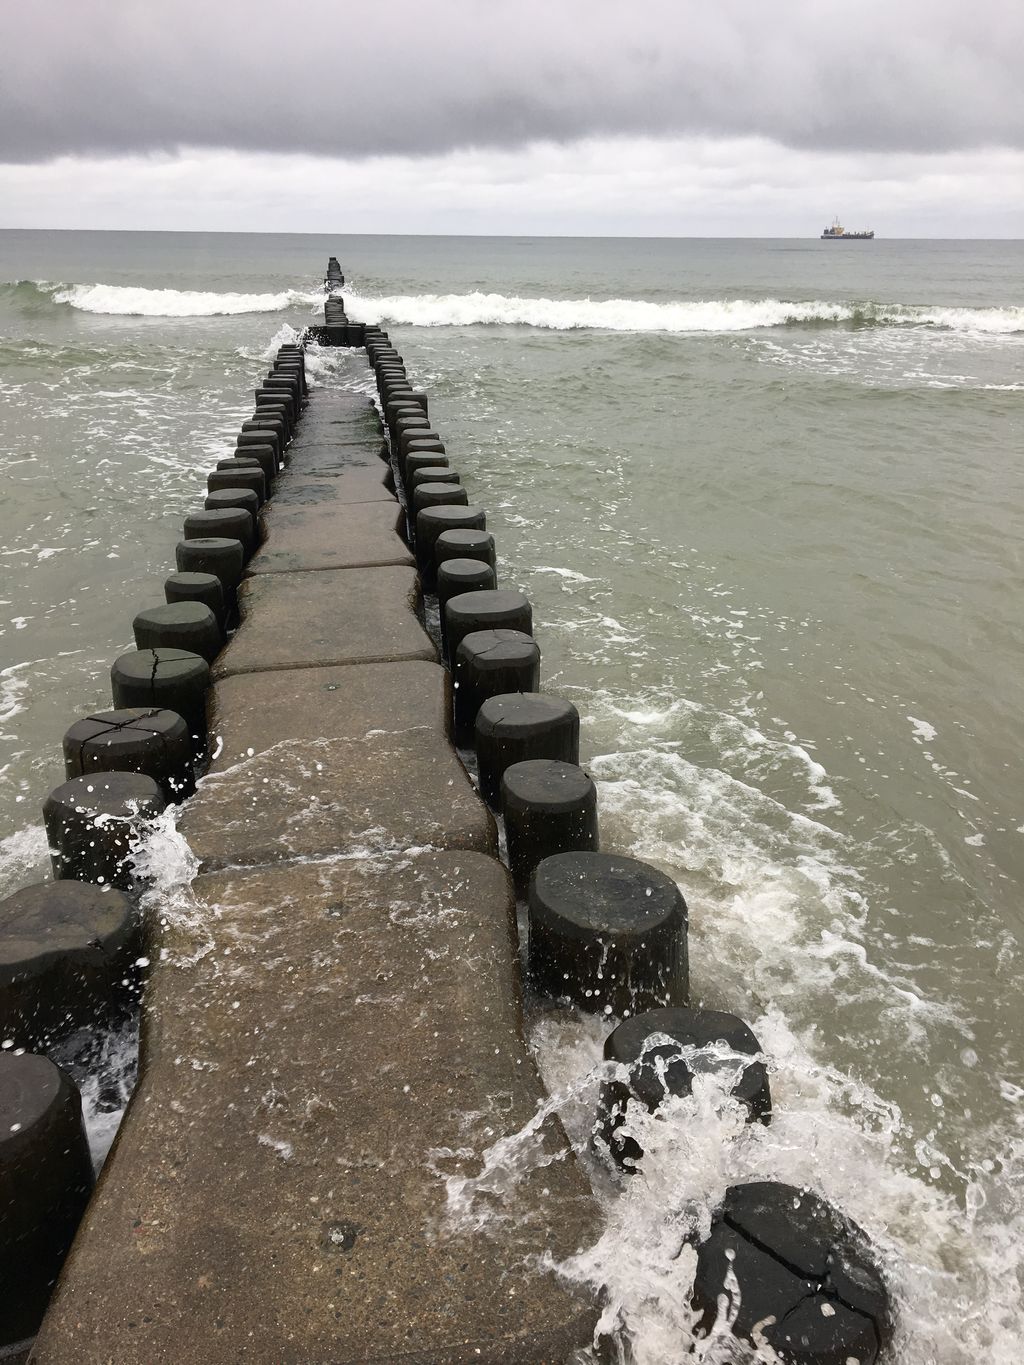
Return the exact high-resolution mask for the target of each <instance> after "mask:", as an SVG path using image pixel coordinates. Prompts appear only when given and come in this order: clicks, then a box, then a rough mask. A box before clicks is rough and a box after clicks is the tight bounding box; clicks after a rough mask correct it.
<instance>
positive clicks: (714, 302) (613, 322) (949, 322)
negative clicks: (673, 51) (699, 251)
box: [346, 289, 1024, 333]
mask: <svg viewBox="0 0 1024 1365" xmlns="http://www.w3.org/2000/svg"><path fill="white" fill-rule="evenodd" d="M346 299H347V304H348V308H349V310H350V313H351V315H352V317H353V318H357V319H358V320H359V321H360V322H369V323H373V324H380V323H384V322H391V323H405V324H407V325H410V326H413V327H472V326H493V327H500V326H522V327H537V328H542V329H548V330H551V331H574V330H578V329H592V330H599V331H608V332H747V331H756V330H759V329H761V328H767V327H787V326H793V325H798V324H803V325H807V324H822V325H824V324H830V323H831V324H839V323H848V324H853V325H859V326H863V327H871V326H882V327H933V328H939V329H943V330H949V331H967V332H992V333H1013V332H1020V331H1022V330H1024V308H921V307H914V306H911V305H902V304H877V303H870V302H865V303H858V302H854V303H844V302H829V301H827V300H822V299H813V300H807V301H796V302H794V301H787V300H784V299H775V298H767V299H697V300H690V301H685V302H683V301H680V302H674V303H651V302H648V301H646V300H644V299H590V298H584V299H551V298H523V297H521V296H519V295H514V294H512V295H510V294H484V293H480V292H479V291H474V292H473V293H469V294H397V295H385V296H381V297H374V296H372V295H363V294H360V293H358V292H357V291H355V290H351V289H350V290H348V291H347V293H346Z"/></svg>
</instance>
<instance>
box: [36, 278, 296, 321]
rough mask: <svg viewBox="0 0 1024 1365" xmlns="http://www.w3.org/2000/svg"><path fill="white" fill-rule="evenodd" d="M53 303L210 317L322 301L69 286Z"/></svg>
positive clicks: (291, 295) (121, 312)
mask: <svg viewBox="0 0 1024 1365" xmlns="http://www.w3.org/2000/svg"><path fill="white" fill-rule="evenodd" d="M52 297H53V301H54V303H64V304H68V305H69V306H70V307H71V308H77V309H78V310H79V311H80V312H83V313H104V314H109V315H112V316H123V317H143V318H210V317H220V316H224V315H229V314H235V313H277V312H280V311H281V310H282V309H283V308H293V307H296V306H299V305H303V304H304V305H306V306H307V307H311V306H312V305H314V304H318V303H320V302H322V300H323V293H322V291H317V292H315V293H314V292H311V291H310V290H305V289H284V290H282V291H281V292H280V293H276V294H234V293H223V294H222V293H215V292H213V291H212V290H195V289H141V288H137V287H136V286H134V285H121V284H72V285H62V286H60V287H58V288H56V289H55V290H54V291H53V294H52Z"/></svg>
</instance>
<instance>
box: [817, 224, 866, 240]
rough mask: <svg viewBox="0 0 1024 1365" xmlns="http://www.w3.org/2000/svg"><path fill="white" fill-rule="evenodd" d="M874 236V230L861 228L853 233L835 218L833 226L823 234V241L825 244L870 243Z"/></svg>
mask: <svg viewBox="0 0 1024 1365" xmlns="http://www.w3.org/2000/svg"><path fill="white" fill-rule="evenodd" d="M874 235H875V230H874V228H860V229H859V230H858V231H857V232H851V231H849V230H848V229H847V228H844V227H843V225H842V223H841V222H840V221H839V219H838V218H833V219H832V226H831V227H827V228H826V229H825V231H824V232H823V233H822V234H821V240H822V241H823V242H870V241H871V239H872V237H874Z"/></svg>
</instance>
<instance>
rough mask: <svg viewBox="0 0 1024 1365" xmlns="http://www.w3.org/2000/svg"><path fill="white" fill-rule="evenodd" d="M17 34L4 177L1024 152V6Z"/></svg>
mask: <svg viewBox="0 0 1024 1365" xmlns="http://www.w3.org/2000/svg"><path fill="white" fill-rule="evenodd" d="M3 19H4V32H5V48H6V51H5V53H4V55H3V56H2V57H0V161H8V162H33V161H41V160H46V159H49V158H52V157H54V156H59V155H62V154H75V155H96V154H110V153H113V154H124V153H133V152H150V151H164V150H173V149H175V148H177V147H180V146H183V145H191V146H199V147H203V146H207V147H231V148H237V149H244V150H259V151H277V152H312V153H323V154H330V155H337V156H358V157H362V156H367V155H379V154H388V153H403V154H411V155H417V154H424V153H436V152H444V151H447V150H450V149H452V148H456V147H464V146H468V145H478V146H490V147H512V146H516V145H520V144H522V143H523V142H526V141H530V140H533V139H554V140H558V141H565V140H570V139H574V138H579V137H586V136H589V135H595V136H607V135H614V134H632V135H636V134H649V135H653V136H677V135H686V134H696V135H711V136H717V137H727V136H762V137H768V138H772V139H775V140H777V141H779V142H782V143H784V144H786V145H789V146H793V147H813V148H816V149H821V150H829V151H842V150H858V151H914V152H928V151H949V150H958V149H965V148H972V147H979V146H986V145H987V146H1007V147H1017V148H1020V147H1024V81H1022V80H1021V79H1020V72H1019V66H1020V61H1021V54H1022V53H1024V0H981V3H975V4H969V3H967V2H966V0H931V3H924V0H886V3H882V2H881V0H842V3H840V4H835V3H830V0H815V2H814V3H805V0H677V2H676V3H668V2H665V0H647V3H643V2H642V3H640V4H628V3H626V0H617V3H614V4H612V3H608V0H545V3H538V2H537V0H522V2H521V3H507V0H447V2H446V0H417V3H415V4H411V3H405V0H392V3H389V4H385V5H378V6H374V5H372V4H367V3H365V0H363V3H360V4H339V3H337V0H334V3H329V2H328V0H304V3H302V4H300V5H290V6H289V5H284V4H281V3H276V4H274V5H270V4H267V3H264V0H201V2H200V0H90V2H89V3H83V0H35V3H20V4H12V5H9V6H5V7H4V16H3Z"/></svg>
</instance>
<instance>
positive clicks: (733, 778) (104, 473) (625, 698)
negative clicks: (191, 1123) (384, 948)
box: [0, 232, 1024, 1365]
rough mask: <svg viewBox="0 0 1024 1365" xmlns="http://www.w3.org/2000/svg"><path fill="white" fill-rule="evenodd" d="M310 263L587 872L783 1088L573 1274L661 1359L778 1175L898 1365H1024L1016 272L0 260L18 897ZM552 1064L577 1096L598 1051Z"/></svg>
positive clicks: (734, 264)
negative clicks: (601, 866) (670, 1221)
mask: <svg viewBox="0 0 1024 1365" xmlns="http://www.w3.org/2000/svg"><path fill="white" fill-rule="evenodd" d="M332 251H333V252H335V253H336V254H337V255H338V256H339V257H340V258H341V261H342V265H343V267H344V269H345V272H346V276H347V277H348V283H347V285H346V289H345V297H346V300H347V305H348V310H349V313H350V315H351V316H352V317H354V318H357V319H362V320H365V321H373V322H381V323H382V324H383V325H385V326H386V327H388V329H389V330H390V333H391V335H392V337H393V338H394V339H395V340H396V343H397V344H398V345H399V347H400V349H401V351H402V353H403V355H404V357H405V360H406V363H407V365H408V367H409V369H410V372H411V373H412V374H413V375H414V377H415V378H416V380H417V381H418V382H419V384H420V385H421V386H422V387H423V388H425V389H427V390H428V391H429V394H430V401H431V416H432V418H433V419H434V424H435V425H436V426H437V428H438V429H439V430H440V432H441V434H442V436H443V437H444V438H445V440H446V443H447V445H448V449H449V453H450V455H451V458H452V463H453V465H454V466H457V467H458V468H459V469H460V470H461V472H462V477H463V481H464V482H465V483H466V484H467V485H468V486H469V487H470V489H471V491H472V495H473V498H474V500H477V501H480V502H482V503H483V504H484V505H485V506H486V507H487V509H488V516H489V525H490V527H491V528H492V529H493V530H494V533H495V536H496V539H497V542H498V549H499V557H500V575H501V578H502V580H503V582H504V583H506V584H509V585H511V584H515V585H517V586H520V587H522V588H523V589H524V590H525V591H526V592H527V593H528V594H529V596H530V598H531V600H532V602H533V606H534V615H535V621H536V632H537V636H538V639H539V641H540V644H541V649H542V655H543V662H542V681H543V685H544V686H545V687H546V688H548V689H549V690H552V691H559V692H561V693H562V694H564V695H566V696H568V697H569V698H571V700H573V701H574V702H575V704H576V705H577V706H578V708H579V710H580V712H581V716H582V718H583V727H582V749H583V757H584V761H585V764H586V766H587V767H588V768H589V770H590V771H591V772H592V773H593V775H594V776H595V778H597V779H598V781H599V791H600V800H601V817H602V835H603V840H604V844H605V846H606V847H609V848H615V849H618V850H620V851H625V852H632V853H634V854H636V855H637V856H640V857H643V858H647V859H650V860H651V861H653V862H655V863H657V864H658V865H659V866H661V867H663V868H664V869H665V870H667V871H669V872H670V873H671V874H672V875H673V876H675V877H676V878H677V880H678V881H679V883H680V885H681V886H682V888H683V890H684V893H685V895H686V897H687V900H688V902H689V904H690V911H691V963H692V977H693V988H694V993H695V996H696V997H697V998H698V999H700V1000H702V1001H704V1002H705V1003H707V1004H710V1005H714V1006H716V1007H719V1008H726V1009H732V1010H734V1011H736V1012H737V1013H740V1014H742V1015H743V1016H744V1017H745V1018H747V1019H748V1020H749V1022H750V1023H751V1024H752V1025H753V1026H754V1028H755V1031H757V1032H758V1034H759V1036H760V1037H761V1040H762V1042H763V1044H764V1046H765V1048H766V1050H768V1051H769V1053H770V1054H771V1055H772V1056H773V1058H774V1059H775V1062H776V1065H777V1068H778V1069H777V1073H776V1076H775V1080H774V1085H775V1091H776V1100H777V1106H778V1109H779V1113H778V1115H777V1118H776V1123H775V1124H774V1125H773V1128H772V1129H771V1130H765V1132H764V1133H762V1134H760V1135H753V1136H750V1135H746V1134H742V1135H740V1138H739V1139H738V1140H736V1141H733V1142H732V1147H731V1148H730V1150H731V1151H733V1152H734V1155H733V1156H731V1157H730V1158H728V1159H725V1158H722V1157H721V1155H720V1152H721V1149H722V1142H723V1140H724V1139H723V1135H722V1133H721V1131H720V1128H719V1126H716V1125H719V1124H720V1120H717V1119H716V1118H715V1117H714V1115H712V1114H710V1113H704V1114H702V1115H701V1116H698V1117H694V1116H691V1118H690V1126H689V1128H687V1127H686V1125H685V1124H682V1123H681V1124H680V1125H679V1126H678V1127H679V1131H678V1132H677V1133H676V1134H675V1138H674V1144H675V1145H673V1146H672V1148H671V1150H670V1151H668V1152H667V1153H666V1156H665V1160H664V1163H663V1164H662V1165H659V1166H658V1167H657V1169H656V1170H653V1169H652V1172H651V1174H650V1176H649V1178H648V1179H647V1180H646V1187H647V1188H646V1190H640V1192H639V1193H637V1189H636V1187H634V1188H631V1190H630V1191H629V1194H628V1198H623V1199H620V1200H618V1201H617V1202H616V1203H615V1205H614V1207H611V1206H610V1212H609V1236H610V1237H611V1236H612V1234H614V1244H615V1246H616V1247H617V1248H618V1253H617V1255H612V1254H610V1253H609V1249H608V1247H609V1245H610V1243H609V1244H608V1245H605V1246H602V1247H598V1248H595V1249H594V1250H593V1254H592V1256H591V1257H590V1259H584V1261H582V1262H581V1264H580V1266H578V1267H577V1268H576V1269H577V1273H579V1274H580V1275H581V1276H583V1277H584V1278H587V1279H588V1280H589V1281H590V1282H592V1283H594V1284H595V1285H601V1286H604V1287H605V1288H606V1289H607V1290H608V1292H610V1293H611V1294H612V1297H613V1299H614V1300H615V1301H616V1302H617V1303H618V1304H619V1305H620V1308H621V1315H622V1318H623V1320H624V1321H625V1322H626V1324H627V1326H628V1328H629V1330H630V1332H631V1333H632V1336H633V1341H634V1346H633V1349H634V1352H635V1355H636V1358H637V1360H638V1361H658V1360H665V1359H673V1358H675V1357H674V1356H673V1355H672V1349H673V1348H672V1347H670V1346H668V1345H666V1342H671V1341H679V1340H680V1339H681V1338H680V1332H681V1331H682V1330H683V1329H682V1327H681V1325H680V1319H679V1314H678V1312H677V1311H675V1310H672V1309H670V1308H669V1307H666V1306H665V1299H666V1296H665V1295H662V1296H661V1297H660V1298H659V1296H658V1294H656V1293H654V1292H653V1290H652V1288H651V1286H652V1285H655V1284H657V1283H659V1281H658V1271H657V1265H656V1258H657V1256H658V1255H660V1254H662V1251H663V1247H662V1243H661V1242H659V1238H658V1232H659V1229H660V1230H661V1231H663V1230H664V1227H665V1214H664V1210H665V1208H666V1207H669V1206H671V1202H672V1199H673V1198H681V1197H683V1194H684V1193H686V1190H688V1191H689V1192H690V1193H691V1194H693V1193H707V1194H708V1197H709V1198H710V1197H711V1196H712V1195H713V1194H714V1192H715V1191H716V1190H718V1189H719V1188H720V1187H721V1186H722V1184H723V1181H724V1182H725V1183H727V1177H728V1178H738V1173H740V1174H742V1173H754V1174H770V1175H774V1176H777V1177H778V1178H783V1179H790V1180H792V1181H793V1182H794V1183H797V1184H799V1183H803V1182H806V1183H809V1184H812V1185H813V1186H814V1187H815V1188H818V1189H820V1190H822V1191H824V1192H825V1193H827V1194H829V1195H831V1196H832V1197H833V1198H835V1199H836V1200H837V1201H839V1202H841V1203H842V1204H843V1205H844V1207H847V1208H848V1209H849V1210H850V1212H851V1213H852V1214H854V1216H856V1217H857V1218H858V1220H859V1221H861V1222H862V1223H863V1224H864V1226H865V1227H866V1228H868V1230H869V1231H870V1232H871V1234H872V1236H873V1237H874V1238H875V1239H876V1241H877V1242H878V1244H879V1246H880V1247H882V1248H883V1250H884V1256H885V1260H886V1264H887V1266H888V1268H889V1271H890V1274H891V1276H892V1278H893V1282H894V1284H895V1285H896V1286H897V1292H898V1297H899V1301H900V1304H901V1319H900V1321H901V1326H900V1333H901V1335H900V1340H899V1345H898V1352H897V1358H898V1359H900V1360H901V1361H903V1362H906V1365H910V1362H915V1365H916V1363H917V1362H924V1361H936V1362H943V1365H945V1363H946V1362H965V1363H966V1362H968V1361H971V1362H973V1361H982V1360H984V1361H993V1362H1000V1363H1002V1362H1006V1363H1007V1365H1009V1362H1016V1361H1019V1360H1020V1358H1021V1346H1020V1343H1021V1340H1022V1339H1024V1312H1022V1307H1021V1275H1022V1269H1024V1258H1022V1256H1021V1252H1020V1237H1021V1233H1022V1231H1024V1221H1022V1209H1024V1203H1022V1199H1021V1166H1020V1154H1021V1137H1022V1133H1021V1101H1022V1098H1024V1035H1022V1024H1021V1008H1020V1002H1021V998H1022V988H1024V964H1022V958H1021V938H1022V934H1024V910H1022V903H1024V902H1022V883H1024V778H1022V773H1021V763H1020V756H1019V751H1020V747H1021V739H1022V722H1021V715H1022V711H1024V682H1022V671H1021V666H1020V665H1021V655H1022V646H1024V626H1022V613H1021V606H1020V603H1021V596H1022V589H1024V554H1022V546H1024V421H1022V416H1021V413H1022V403H1024V244H1022V243H1018V242H991V243H986V242H885V241H881V240H878V241H874V242H870V243H828V242H824V243H823V242H820V241H818V240H817V239H811V240H808V241H759V242H758V241H737V240H728V241H725V240H707V241H701V240H692V241H691V240H680V241H668V240H623V239H617V240H590V239H587V240H572V239H543V240H541V239H521V240H520V239H514V238H502V239H487V238H458V239H457V238H399V237H394V238H386V237H385V238H379V237H377V238H370V237H367V238H359V237H344V236H339V237H334V238H318V237H312V236H269V235H266V236H265V235H251V236H249V235H246V236H240V235H239V236H235V235H200V234H194V235H193V234H131V233H125V234H114V233H110V234H101V233H96V234H93V233H45V232H3V233H0V281H2V282H3V283H0V414H2V419H0V421H2V438H0V445H2V451H0V461H2V467H3V476H4V477H3V482H2V484H0V490H2V491H0V528H2V535H0V575H2V576H0V894H4V893H6V892H9V891H11V890H14V889H15V888H16V887H18V886H20V885H22V884H23V883H25V882H27V881H29V880H32V879H34V878H35V877H37V876H38V875H39V874H40V871H41V870H42V869H44V867H45V845H44V841H43V840H42V837H41V834H40V833H39V806H40V803H41V801H42V799H43V797H44V796H45V794H46V792H47V790H48V789H49V788H50V787H51V786H52V785H54V783H55V782H57V781H59V780H60V778H61V776H62V772H61V767H60V763H59V745H60V737H61V735H62V733H63V731H64V730H65V729H66V727H67V726H68V724H70V722H71V720H73V719H74V718H75V717H76V716H77V715H79V714H81V713H82V712H84V711H85V710H87V709H90V708H94V707H98V706H102V705H103V704H105V702H106V701H107V699H108V697H109V692H108V682H107V670H108V668H109V665H110V662H111V661H112V660H113V658H114V657H116V655H117V654H118V653H120V652H122V651H123V650H124V649H126V648H130V647H131V643H132V641H131V619H132V616H133V615H134V613H135V611H136V610H138V609H139V608H141V607H143V606H146V605H151V604H155V603H156V602H158V601H160V600H162V581H163V578H164V577H165V576H166V574H167V573H168V572H170V570H171V567H172V563H173V547H174V543H175V541H176V540H177V538H178V535H179V528H180V523H181V520H182V517H183V516H184V515H185V514H186V512H188V511H189V510H191V509H193V508H194V507H195V506H197V505H198V504H199V502H200V500H201V496H202V487H203V483H204V477H205V470H206V469H207V468H208V467H209V466H210V464H211V463H212V462H213V461H214V460H215V458H216V457H217V456H219V455H221V454H223V453H226V452H227V449H228V447H230V446H233V443H234V439H233V437H234V432H235V431H236V430H237V426H238V423H239V421H240V420H241V419H242V418H243V417H244V416H245V415H247V413H248V411H249V409H250V406H251V405H250V402H249V398H250V396H251V395H250V390H251V388H252V386H253V382H254V380H255V378H256V376H257V375H258V373H259V372H260V370H261V368H262V367H263V366H264V357H265V356H267V355H268V354H269V353H270V348H271V346H272V344H273V343H279V341H280V340H282V339H284V337H285V336H290V335H292V333H293V331H296V330H298V329H301V327H302V326H303V325H304V323H305V322H307V321H311V320H313V317H314V315H315V314H316V313H317V312H318V311H319V307H320V304H321V302H322V271H323V268H324V264H325V262H326V259H327V256H328V254H329V253H330V252H332ZM311 369H312V371H313V374H314V377H315V378H318V379H319V381H320V382H328V383H339V384H342V385H345V386H348V387H358V388H363V389H364V390H366V391H367V392H369V391H370V389H371V385H370V383H369V376H368V372H367V371H366V370H365V368H364V367H363V366H362V363H361V361H360V360H358V359H357V357H355V356H349V355H345V356H341V357H338V356H317V355H314V356H313V357H312V359H311ZM534 1041H535V1044H536V1046H537V1048H538V1055H539V1056H540V1059H541V1062H542V1065H543V1067H544V1070H545V1074H546V1075H547V1076H548V1079H549V1082H550V1083H551V1084H552V1085H553V1086H554V1087H555V1088H556V1089H558V1088H559V1087H568V1089H569V1090H571V1089H572V1086H573V1077H574V1076H575V1075H577V1074H578V1072H579V1071H580V1069H581V1068H582V1069H585V1068H586V1066H587V1065H588V1064H589V1062H590V1060H592V1059H593V1057H594V1056H596V1052H597V1048H598V1045H599V1034H598V1032H596V1031H595V1030H594V1029H593V1028H592V1027H588V1026H587V1025H586V1024H585V1023H578V1022H572V1021H570V1022H564V1021H558V1020H556V1019H554V1018H541V1019H540V1020H539V1021H538V1022H537V1024H536V1028H535V1034H534ZM566 1112H567V1121H568V1122H569V1124H570V1128H571V1127H572V1102H571V1101H570V1102H568V1103H567V1111H566ZM716 1162H717V1163H718V1164H717V1165H716ZM730 1162H732V1163H733V1164H732V1165H730V1164H729V1163H730ZM682 1185H685V1186H686V1190H683V1189H682ZM645 1196H646V1202H645ZM659 1218H660V1219H661V1221H660V1222H659V1221H658V1219H659ZM617 1220H618V1221H617ZM623 1248H626V1249H627V1251H626V1252H625V1253H624V1252H623V1250H622V1249H623ZM655 1303H657V1304H660V1306H652V1305H654V1304H655ZM681 1354H682V1352H680V1357H681ZM707 1358H708V1359H711V1358H712V1357H710V1356H708V1357H707Z"/></svg>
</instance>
